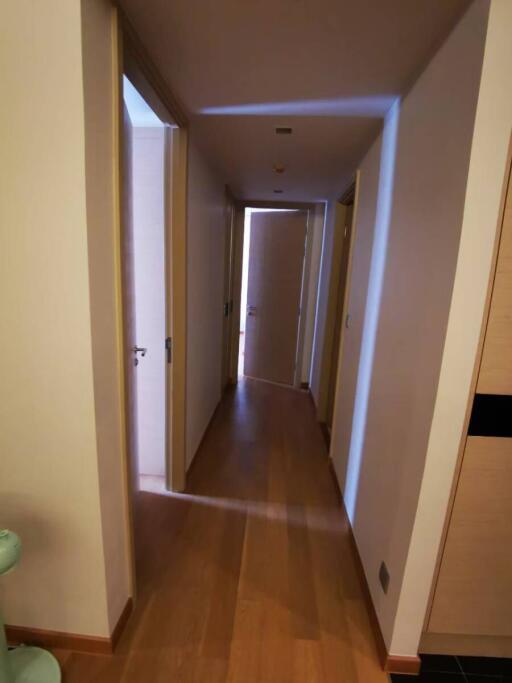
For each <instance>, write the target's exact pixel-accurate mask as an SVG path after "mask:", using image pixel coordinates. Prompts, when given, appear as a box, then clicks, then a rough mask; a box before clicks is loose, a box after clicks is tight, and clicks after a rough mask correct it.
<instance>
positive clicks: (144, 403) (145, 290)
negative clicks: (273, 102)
mask: <svg viewBox="0 0 512 683" xmlns="http://www.w3.org/2000/svg"><path fill="white" fill-rule="evenodd" d="M123 100H124V106H125V121H124V128H125V130H124V133H125V136H124V139H125V148H126V150H125V151H126V154H125V156H126V162H125V163H126V166H127V168H126V174H125V179H126V180H127V181H128V183H129V187H128V188H127V190H128V192H127V193H126V195H127V196H126V202H127V203H128V205H129V206H128V207H127V209H128V210H127V215H129V216H130V217H131V220H130V221H129V223H128V225H127V226H125V227H126V228H127V229H126V230H125V251H124V268H125V284H126V285H127V286H126V290H127V291H126V294H127V297H126V298H127V304H128V305H127V310H128V311H129V312H130V326H129V340H128V349H127V350H128V355H129V359H128V364H129V368H130V375H131V381H130V383H129V389H130V391H131V394H132V400H131V409H132V415H131V419H132V422H133V436H132V440H133V450H132V459H133V463H132V468H133V476H134V479H135V481H134V484H135V489H141V490H154V489H157V490H158V489H161V490H164V489H165V485H166V479H167V449H168V436H167V435H168V424H167V423H168V420H167V410H166V395H167V387H166V383H167V372H166V367H165V366H166V360H167V358H166V337H167V334H166V329H167V322H166V310H167V307H168V305H167V299H168V297H170V295H171V292H170V291H169V286H168V285H167V286H166V270H167V265H166V239H165V223H166V176H167V164H166V125H165V124H164V123H163V122H162V121H161V120H160V118H159V117H158V116H157V114H156V113H155V112H154V111H153V110H152V109H151V107H150V106H149V105H148V104H147V102H146V101H145V100H144V98H143V97H142V95H141V94H140V93H139V92H138V91H137V89H136V88H135V87H134V86H133V84H132V83H131V82H130V80H129V79H128V78H127V77H126V76H124V78H123Z"/></svg>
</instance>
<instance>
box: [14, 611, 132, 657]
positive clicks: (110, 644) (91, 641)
mask: <svg viewBox="0 0 512 683" xmlns="http://www.w3.org/2000/svg"><path fill="white" fill-rule="evenodd" d="M132 609H133V601H132V599H131V598H128V600H127V602H126V605H125V606H124V609H123V611H122V612H121V616H120V617H119V619H118V621H117V624H116V626H115V628H114V630H113V632H112V635H111V636H110V638H107V637H101V636H85V635H79V634H77V633H64V632H62V631H48V630H46V629H40V628H30V627H26V626H7V625H6V627H5V632H6V635H7V642H8V643H9V645H20V644H22V643H23V644H24V645H38V646H40V647H45V648H48V649H50V650H54V649H57V650H73V651H75V652H86V653H89V654H96V655H98V654H99V655H110V654H112V653H113V652H114V649H115V647H116V645H117V643H118V641H119V638H120V637H121V633H122V632H123V630H124V628H125V626H126V623H127V622H128V619H129V617H130V614H131V613H132Z"/></svg>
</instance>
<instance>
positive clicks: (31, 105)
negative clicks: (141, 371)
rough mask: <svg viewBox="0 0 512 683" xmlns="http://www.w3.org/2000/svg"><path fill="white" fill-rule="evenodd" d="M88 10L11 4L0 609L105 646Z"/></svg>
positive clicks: (1, 277)
mask: <svg viewBox="0 0 512 683" xmlns="http://www.w3.org/2000/svg"><path fill="white" fill-rule="evenodd" d="M80 9H81V8H80V2H79V1H78V0H48V1H47V2H45V3H34V2H31V1H29V0H20V1H19V2H16V3H4V4H3V6H2V22H1V36H0V63H1V64H2V99H3V102H4V104H5V103H6V102H8V103H9V105H8V106H2V107H1V108H0V125H1V129H2V131H3V132H4V134H2V136H0V145H1V150H0V157H1V158H2V164H1V165H0V193H1V196H0V240H1V244H0V254H1V259H2V263H1V266H0V309H1V311H2V315H1V316H0V321H1V322H0V326H1V327H0V334H1V337H2V353H1V354H0V376H1V377H2V381H1V384H0V386H1V396H0V405H1V409H0V454H1V456H0V457H1V461H2V475H1V477H0V500H1V505H2V525H5V526H7V527H12V528H13V529H15V530H16V531H18V532H19V533H20V535H21V538H22V541H23V544H24V552H23V556H22V560H21V562H20V565H19V567H18V568H17V569H16V571H14V572H13V573H12V574H10V575H9V576H6V577H3V578H2V581H1V584H0V602H1V604H2V609H3V611H4V613H5V618H6V621H7V622H8V623H11V624H17V625H22V626H30V627H35V628H42V629H51V630H57V631H67V632H74V633H83V634H94V635H100V636H105V635H108V634H109V633H110V623H109V621H110V615H109V607H108V605H107V585H106V573H105V572H106V567H105V554H104V538H103V535H102V533H103V531H102V518H101V509H100V482H99V470H98V466H99V465H98V459H97V458H98V444H97V438H98V435H99V432H97V422H96V416H95V401H94V391H95V387H94V378H93V343H92V337H91V299H90V291H89V263H88V225H87V219H86V218H87V217H86V172H85V157H84V150H85V146H86V139H85V129H84V92H83V80H82V37H81V16H80ZM109 125H111V120H109ZM109 158H110V160H111V159H112V155H111V153H110V154H109ZM110 163H111V162H110ZM110 168H112V167H111V166H110ZM114 497H115V496H114ZM122 552H123V549H122V548H121V550H120V553H121V554H122ZM91 596H93V598H94V599H91Z"/></svg>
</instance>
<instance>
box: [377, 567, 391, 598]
mask: <svg viewBox="0 0 512 683" xmlns="http://www.w3.org/2000/svg"><path fill="white" fill-rule="evenodd" d="M379 581H380V585H381V586H382V590H383V591H384V593H387V592H388V587H389V572H388V568H387V567H386V563H385V562H381V563H380V569H379Z"/></svg>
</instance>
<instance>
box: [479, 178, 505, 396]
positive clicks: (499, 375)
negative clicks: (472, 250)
mask: <svg viewBox="0 0 512 683" xmlns="http://www.w3.org/2000/svg"><path fill="white" fill-rule="evenodd" d="M476 391H477V393H478V394H507V395H509V396H510V395H512V192H511V191H510V186H509V189H508V194H507V201H506V204H505V213H504V219H503V230H502V234H501V241H500V247H499V256H498V262H497V267H496V277H495V281H494V287H493V292H492V298H491V307H490V310H489V321H488V324H487V330H486V333H485V344H484V348H483V353H482V363H481V366H480V372H479V374H478V384H477V388H476Z"/></svg>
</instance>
